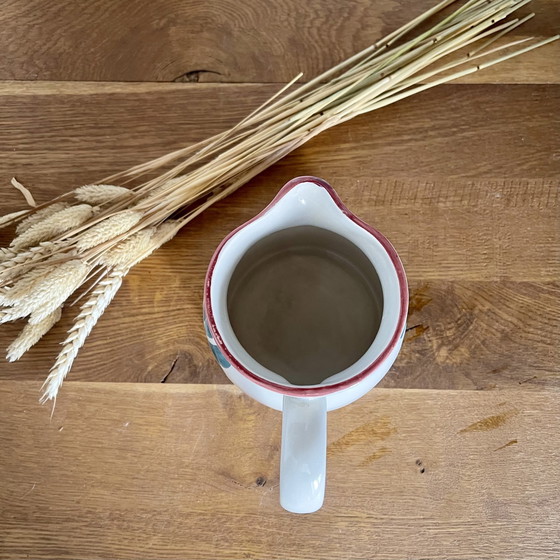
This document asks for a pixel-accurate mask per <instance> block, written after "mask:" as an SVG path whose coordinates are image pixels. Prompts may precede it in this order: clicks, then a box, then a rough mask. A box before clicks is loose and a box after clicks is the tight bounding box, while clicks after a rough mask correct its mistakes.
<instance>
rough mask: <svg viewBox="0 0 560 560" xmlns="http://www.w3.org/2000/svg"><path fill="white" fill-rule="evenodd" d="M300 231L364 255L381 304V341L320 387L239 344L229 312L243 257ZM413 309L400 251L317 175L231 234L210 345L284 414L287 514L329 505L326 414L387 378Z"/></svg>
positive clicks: (219, 271)
mask: <svg viewBox="0 0 560 560" xmlns="http://www.w3.org/2000/svg"><path fill="white" fill-rule="evenodd" d="M300 226H313V227H316V228H321V229H322V230H328V231H329V232H332V233H335V234H337V235H338V236H342V237H343V238H345V239H346V240H347V241H349V242H350V243H351V244H352V245H353V246H355V247H356V248H357V249H358V250H359V251H360V253H361V254H363V255H365V258H366V259H367V260H368V261H369V263H371V265H372V266H373V269H374V270H375V273H376V275H377V278H378V285H379V292H380V294H379V297H380V298H381V300H382V312H381V313H380V319H379V325H378V329H377V332H376V334H375V338H374V339H373V341H372V342H371V344H370V346H369V347H368V348H366V349H365V351H364V352H363V355H361V356H360V357H359V359H357V360H356V361H355V362H354V363H352V364H351V365H349V366H348V367H346V368H345V369H344V370H343V371H339V372H336V373H335V374H333V375H330V376H329V377H327V378H326V379H324V380H322V381H321V382H320V383H316V384H313V385H302V384H295V383H293V382H290V381H288V380H287V379H285V378H284V377H282V376H281V375H279V374H278V373H277V372H275V371H272V370H271V369H269V368H267V367H266V366H264V365H263V364H262V363H259V361H257V360H256V359H255V358H254V357H253V356H252V355H251V354H250V353H248V352H247V351H246V349H245V348H244V346H243V345H242V344H241V343H240V341H239V339H238V337H237V336H236V333H235V332H234V329H233V328H232V324H231V321H230V317H229V314H228V300H227V294H228V286H229V283H230V280H231V278H232V275H234V273H235V270H236V267H237V266H238V264H239V262H240V261H241V259H242V257H243V255H245V254H246V253H247V251H248V250H249V249H250V248H251V247H252V246H254V245H255V244H256V243H257V242H259V241H260V240H262V239H265V238H267V237H268V236H271V235H272V234H274V233H276V232H280V231H281V230H287V229H288V228H297V227H300ZM294 231H299V230H294ZM376 281H377V280H376ZM407 309H408V287H407V282H406V277H405V272H404V269H403V266H402V263H401V261H400V259H399V257H398V255H397V253H396V251H395V249H394V248H393V246H392V245H391V244H390V243H389V241H388V240H387V239H386V238H385V237H384V236H383V235H382V234H381V233H379V232H378V231H377V230H375V229H374V228H372V227H371V226H369V225H367V224H366V223H364V222H363V221H362V220H360V219H359V218H357V217H356V216H355V215H354V214H352V213H351V212H350V211H349V210H348V209H347V208H346V207H345V206H344V204H343V203H342V202H341V200H340V198H339V197H338V196H337V194H336V192H335V191H334V190H333V188H332V187H331V186H330V185H329V184H328V183H326V182H325V181H323V180H321V179H318V178H316V177H298V178H296V179H293V180H291V181H290V182H288V183H287V184H286V185H285V186H284V187H283V188H282V189H281V190H280V192H279V193H278V195H277V196H276V197H275V198H274V200H273V201H272V202H271V203H270V204H269V206H267V207H266V208H265V209H264V210H263V211H262V212H261V213H260V214H258V215H257V216H255V217H254V218H253V219H251V220H249V221H248V222H247V223H245V224H243V225H241V226H240V227H238V228H237V229H236V230H234V231H233V232H232V233H230V234H229V235H228V236H227V237H226V238H225V239H224V240H223V241H222V242H221V244H220V245H219V247H218V248H217V250H216V252H215V253H214V255H213V257H212V260H211V262H210V265H209V268H208V272H207V276H206V283H205V290H204V323H205V328H206V333H207V336H208V341H209V343H210V347H211V349H212V351H213V352H214V355H215V357H216V359H217V360H218V362H219V364H220V366H221V367H222V369H223V370H224V372H225V374H226V375H227V377H228V378H229V379H230V380H231V381H232V382H233V383H234V384H235V385H237V386H238V387H239V388H240V389H241V390H242V391H244V392H245V393H246V394H247V395H249V396H250V397H252V398H253V399H255V400H257V401H259V402H260V403H262V404H264V405H266V406H269V407H271V408H274V409H276V410H279V411H282V415H283V420H282V446H281V459H280V503H281V505H282V507H284V508H285V509H286V510H288V511H291V512H294V513H311V512H313V511H316V510H318V509H319V508H320V507H321V506H322V504H323V499H324V494H325V476H326V446H327V412H328V411H329V410H333V409H337V408H340V407H343V406H346V405H348V404H350V403H352V402H353V401H355V400H356V399H359V398H360V397H361V396H363V395H365V394H366V393H367V392H368V391H370V390H371V389H372V388H373V387H374V386H375V385H377V384H378V383H379V381H380V380H381V379H382V378H383V377H384V376H385V374H386V373H387V372H388V370H389V368H390V367H391V365H392V364H393V362H394V361H395V359H396V357H397V354H398V352H399V350H400V347H401V344H402V341H403V338H404V333H405V322H406V316H407Z"/></svg>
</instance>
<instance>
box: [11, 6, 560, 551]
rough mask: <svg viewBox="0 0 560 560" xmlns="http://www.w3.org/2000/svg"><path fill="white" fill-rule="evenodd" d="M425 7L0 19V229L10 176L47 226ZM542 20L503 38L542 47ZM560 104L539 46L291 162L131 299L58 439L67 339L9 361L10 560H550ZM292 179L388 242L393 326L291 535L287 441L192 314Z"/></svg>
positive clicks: (178, 242) (557, 381)
mask: <svg viewBox="0 0 560 560" xmlns="http://www.w3.org/2000/svg"><path fill="white" fill-rule="evenodd" d="M433 3H434V2H432V1H431V0H421V1H418V2H412V1H410V2H406V1H396V2H387V1H384V0H367V1H366V0H356V1H353V2H334V1H330V2H303V3H302V2H296V1H295V0H281V1H278V2H274V3H269V2H266V3H265V2H260V1H259V0H247V1H244V2H238V1H230V0H220V1H215V2H211V3H209V2H206V1H203V0H187V1H182V2H172V1H170V0H155V1H154V0H152V1H150V2H148V1H137V2H125V1H124V0H122V1H116V0H94V1H88V2H85V1H70V0H63V1H62V0H61V1H60V2H53V3H50V4H49V3H44V2H39V1H38V0H14V1H12V2H9V3H6V5H4V6H3V10H2V13H1V14H0V20H1V23H2V25H1V26H0V47H1V48H2V53H3V55H2V57H0V80H1V81H0V98H1V103H0V121H1V125H2V126H0V179H1V181H2V185H3V187H2V191H1V192H2V198H1V200H0V213H6V212H10V211H14V210H16V209H20V208H21V207H22V204H23V203H22V200H21V197H20V195H19V193H17V192H16V191H15V190H13V189H11V187H9V180H10V178H11V177H12V176H14V175H15V176H16V177H17V178H18V179H19V180H20V181H21V182H22V183H23V184H25V185H26V186H28V187H29V188H30V189H32V191H33V193H34V195H35V196H36V199H37V200H38V201H39V202H43V201H46V200H48V199H50V198H51V197H52V196H54V195H57V194H59V193H61V192H63V191H65V190H67V189H68V188H72V187H74V186H77V185H81V184H85V183H90V182H92V181H95V180H97V179H99V178H101V177H103V176H106V175H108V174H110V173H114V172H116V171H118V170H121V169H124V168H127V167H129V166H131V165H134V164H136V163H139V162H142V161H144V160H147V159H150V158H153V157H155V156H158V155H160V154H163V153H165V152H167V151H171V150H173V149H176V148H179V147H182V146H184V145H186V144H188V143H190V142H193V141H196V140H200V139H202V138H204V137H206V136H208V135H209V134H212V133H216V132H219V131H221V130H223V129H224V128H225V127H227V126H229V125H232V124H234V123H235V122H236V121H237V120H238V119H239V118H240V117H242V116H244V115H245V114H247V113H248V112H249V111H250V110H251V109H253V108H254V107H255V106H256V105H257V104H258V103H259V102H262V101H263V100H265V99H266V98H267V96H269V95H270V94H272V93H273V92H275V91H277V90H278V89H279V88H280V87H281V84H282V83H284V82H286V81H288V80H289V79H291V78H292V77H293V76H294V75H295V74H297V72H298V71H300V70H302V71H303V72H305V76H306V78H310V77H312V76H313V75H315V74H316V73H318V72H319V71H321V70H323V69H326V68H328V67H329V66H331V65H332V64H334V63H335V62H337V61H339V60H341V59H342V58H344V57H346V56H348V55H350V54H352V53H354V52H356V51H358V50H359V49H361V48H363V47H364V46H366V45H368V44H370V43H371V42H372V40H374V39H375V38H377V37H379V36H381V35H383V34H385V33H387V32H389V31H390V30H392V29H394V28H396V27H397V26H399V25H401V24H403V23H404V22H406V21H407V20H409V19H410V18H412V17H414V16H415V15H418V14H419V13H420V12H421V11H423V10H425V9H426V8H428V7H429V6H431V5H432V4H433ZM558 8H559V6H558V0H539V1H535V2H534V3H533V6H532V9H533V11H536V12H537V17H535V18H534V19H533V20H531V21H530V22H529V23H527V24H526V25H525V26H524V27H521V28H519V29H518V30H516V31H515V33H516V34H517V36H519V37H522V36H526V35H528V34H531V35H535V36H537V37H544V36H550V35H552V34H554V33H557V32H558V29H560V10H559V9H558ZM526 11H527V10H526ZM559 83H560V42H557V43H555V44H552V45H550V46H548V47H546V48H545V49H542V50H537V51H535V52H533V53H530V54H528V55H526V56H524V57H522V58H518V59H514V60H511V61H508V62H507V63H504V64H502V65H499V66H496V67H493V68H491V69H488V70H486V71H484V72H480V73H477V74H474V75H470V76H468V77H467V78H465V79H463V80H462V81H461V83H453V84H449V85H445V86H440V87H438V88H437V89H433V90H430V91H428V92H425V93H422V94H419V95H418V96H416V97H413V98H410V99H407V100H404V101H402V102H400V103H398V104H395V105H392V106H390V107H387V108H385V109H382V110H379V111H376V112H374V113H372V114H370V115H365V116H363V117H360V118H357V119H356V120H354V121H353V122H351V123H348V124H345V125H342V126H340V127H337V128H335V129H332V130H330V131H328V132H326V133H324V134H322V135H321V136H319V137H318V138H316V139H314V140H313V141H311V142H310V143H308V144H306V145H305V146H304V147H303V148H301V149H299V150H298V151H297V152H295V153H293V154H292V155H290V156H289V157H287V158H285V159H284V160H283V161H282V162H280V163H279V164H278V165H276V166H274V167H273V168H271V169H269V170H268V171H266V172H265V173H263V174H261V175H260V176H259V177H257V178H256V179H255V180H253V181H251V183H250V184H248V185H247V186H245V187H244V188H243V189H241V190H240V191H238V192H237V193H236V194H234V195H232V196H231V197H230V198H228V199H227V200H225V201H223V202H220V203H218V204H216V205H215V206H214V207H212V208H211V209H209V210H208V211H207V212H206V213H205V214H204V215H202V216H201V217H199V218H198V219H196V220H195V221H194V222H193V223H192V224H191V225H189V227H188V228H187V229H185V230H184V231H183V232H181V233H180V234H179V235H178V236H177V237H176V238H175V239H174V240H173V241H172V242H170V243H169V244H168V245H166V246H165V247H164V248H162V249H161V250H159V251H158V252H157V254H155V255H154V256H152V257H151V258H150V259H148V260H146V261H145V262H144V263H142V264H141V265H139V266H138V267H137V268H136V269H135V270H134V271H133V272H132V273H131V274H130V275H129V276H128V277H127V279H126V281H125V284H124V286H123V288H122V289H121V291H120V292H119V294H118V296H117V298H116V299H115V301H114V303H113V304H112V305H111V307H110V309H109V310H108V311H107V312H106V314H105V315H104V316H103V318H102V319H101V321H100V322H99V324H98V325H97V326H96V328H95V330H94V332H93V333H92V335H91V336H90V338H89V339H88V341H87V343H86V345H85V347H84V348H83V350H82V351H81V353H80V356H79V358H78V360H77V362H76V364H75V366H74V368H73V370H72V372H71V374H70V376H69V380H68V381H67V382H66V384H65V385H64V387H63V389H62V391H61V393H60V395H59V399H58V402H57V407H56V410H55V412H54V416H53V417H52V418H50V410H49V409H47V407H41V406H39V405H38V403H37V398H38V396H39V394H40V393H39V387H40V384H41V381H42V380H43V379H44V377H45V376H46V374H47V372H48V369H49V367H50V364H51V363H52V361H53V360H54V357H55V354H56V352H57V348H58V343H59V342H60V341H61V339H62V337H63V335H64V332H65V330H66V329H67V328H68V326H69V321H64V320H63V321H62V322H61V323H60V324H59V325H58V326H56V327H55V329H54V330H53V332H51V333H50V334H49V335H48V336H47V337H45V339H44V340H43V341H42V342H41V343H40V344H39V345H38V346H37V347H36V348H34V349H33V350H32V351H31V352H29V354H28V355H26V356H25V357H24V358H23V359H22V360H21V361H20V362H18V363H15V364H7V363H5V362H3V363H1V364H0V406H1V410H2V421H1V423H0V443H1V445H2V454H1V455H0V504H1V506H0V558H10V559H12V558H56V559H62V558H72V559H78V558H79V559H82V558H84V559H86V558H87V559H90V558H104V559H109V558H110V559H113V558H130V559H139V558H146V559H147V558H149V559H153V558H193V559H198V558H208V559H215V558H227V559H233V558H235V559H237V558H255V559H256V558H258V559H273V558H286V559H295V558H310V559H311V558H312V559H332V558H364V559H365V558H368V559H369V558H380V559H381V558H382V559H393V558H394V559H399V560H402V559H404V558H414V559H420V558H426V559H428V558H429V559H446V558H455V559H467V558H468V559H487V558H488V559H490V558H492V559H494V558H503V559H508V560H510V559H514V558H519V559H536V558H539V559H540V558H550V559H552V558H554V559H556V558H558V557H560V529H559V527H560V513H559V512H560V466H559V459H560V457H559V452H558V449H559V448H560V420H559V416H560V415H559V412H560V392H559V389H560V374H559V364H560V355H559V350H558V340H559V334H560V320H559V318H560V305H559V285H558V278H559V272H560V259H559V257H560V251H559V248H560V228H559V224H560V220H559V218H560V215H559V185H560V118H559V115H560V86H559ZM304 174H312V175H317V176H320V177H323V178H325V179H326V180H328V181H329V182H331V184H332V185H333V186H334V187H335V188H336V189H337V190H338V191H339V193H340V195H341V196H342V198H343V199H344V201H345V202H346V203H347V205H348V206H349V207H350V208H351V209H352V210H353V211H355V212H356V214H358V215H359V216H360V217H362V218H363V219H364V220H366V221H367V222H370V223H371V224H373V225H375V226H376V227H378V228H379V229H380V230H381V231H383V232H384V233H385V234H386V235H387V236H388V237H389V238H390V239H391V241H392V242H393V243H394V245H395V246H396V248H397V250H398V251H399V253H400V255H401V256H402V258H403V261H404V264H405V267H406V270H407V273H408V277H409V281H410V291H411V306H410V313H409V319H408V331H407V336H406V341H405V344H404V347H403V350H402V353H401V355H400V356H399V359H398V361H397V362H396V364H395V366H394V367H393V369H392V370H391V372H390V373H389V374H388V375H387V377H386V378H385V379H384V380H383V382H382V384H381V389H378V390H376V391H374V392H372V393H371V394H369V395H368V396H367V397H365V398H364V399H362V400H361V401H359V402H358V403H356V404H354V405H352V406H350V407H347V408H345V409H343V410H340V411H336V412H334V413H332V414H331V415H330V417H329V422H330V425H329V451H328V455H329V457H328V470H329V475H328V476H329V478H328V486H327V498H326V501H325V506H324V508H323V509H322V510H321V511H320V512H318V513H316V514H313V515H308V516H295V515H292V514H289V513H287V512H284V511H283V510H282V509H281V508H280V506H279V504H278V458H279V457H278V456H279V441H280V439H279V438H280V416H279V414H278V413H276V412H274V411H271V410H268V409H265V408H264V407H262V406H260V405H258V404H256V403H254V402H252V401H251V400H249V399H248V398H246V397H244V396H243V395H241V394H240V393H239V392H238V391H237V390H236V389H235V388H234V387H232V386H231V385H229V384H228V383H227V380H226V378H225V377H224V376H223V374H222V373H221V370H220V369H219V367H218V366H217V364H216V363H215V361H214V359H213V357H212V355H211V353H210V351H209V349H208V347H207V344H206V340H205V336H204V332H203V328H202V324H201V320H200V315H201V295H202V285H203V278H204V274H205V270H206V266H207V263H208V261H209V259H210V256H211V254H212V252H213V251H214V249H215V247H216V245H217V244H218V242H219V241H220V240H221V239H222V238H223V237H224V236H225V235H226V234H227V233H228V232H229V231H231V230H232V229H233V228H234V227H235V226H237V225H239V224H241V223H242V222H244V221H246V220H247V219H249V218H250V217H252V216H253V215H254V214H255V213H256V212H258V211H259V210H260V209H262V208H263V207H264V206H265V205H266V204H267V203H268V202H269V201H270V200H271V198H272V197H273V196H274V194H275V193H276V191H277V190H278V189H279V188H280V187H281V186H282V185H283V184H284V183H285V182H286V181H287V180H288V179H290V178H292V177H295V176H297V175H304ZM0 233H2V234H3V237H2V239H1V241H3V242H7V241H8V237H7V236H6V234H5V233H4V232H0ZM17 328H18V326H17V325H4V326H3V328H2V330H1V331H0V342H1V345H2V347H5V346H6V345H7V344H9V342H10V341H11V339H12V338H13V337H14V336H15V333H16V331H17Z"/></svg>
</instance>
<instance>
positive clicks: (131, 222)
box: [0, 0, 558, 402]
mask: <svg viewBox="0 0 560 560" xmlns="http://www.w3.org/2000/svg"><path fill="white" fill-rule="evenodd" d="M529 1H530V0H468V1H467V2H464V3H463V4H462V5H460V6H459V7H458V8H457V9H456V10H455V11H453V12H452V13H449V14H448V15H443V16H442V15H441V12H442V11H443V10H444V9H445V8H447V7H448V6H449V5H451V4H453V3H455V0H444V1H443V2H440V3H439V4H438V5H437V6H435V7H434V8H432V9H430V10H428V11H427V12H426V13H425V14H423V15H421V16H419V17H417V18H416V19H414V20H413V21H411V22H409V23H408V24H406V25H404V26H403V27H402V28H400V29H398V30H397V31H395V32H393V33H391V34H390V35H389V36H387V37H385V38H384V39H381V40H380V41H378V42H377V43H375V44H373V45H371V46H370V47H368V48H366V49H364V50H363V51H361V52H360V53H358V54H356V55H354V56H352V57H351V58H349V59H348V60H346V61H344V62H342V63H341V64H339V65H337V66H336V67H334V68H332V69H330V70H329V71H327V72H325V73H323V74H322V75H320V76H318V77H317V78H315V79H313V80H311V81H310V82H308V83H305V84H303V85H300V86H298V87H297V88H295V89H294V88H293V86H294V84H295V82H296V81H297V80H298V79H299V78H300V77H301V75H298V76H296V78H294V80H293V81H292V82H290V83H289V84H287V85H286V86H285V87H284V88H282V90H280V91H279V92H278V93H277V94H276V95H274V96H273V97H272V98H271V99H269V100H268V101H267V102H266V103H264V104H263V105H261V106H260V107H258V108H257V109H256V110H255V111H253V112H252V113H251V114H250V115H248V116H247V117H246V118H245V119H243V120H242V121H241V122H240V123H238V124H237V125H236V126H234V127H233V128H231V129H229V130H227V131H225V132H223V133H221V134H218V135H215V136H213V137H211V138H208V139H206V140H203V141H201V142H199V143H197V144H195V145H192V146H188V147H186V148H183V149H181V150H177V151H175V152H173V153H171V154H167V155H164V156H161V157H159V158H157V159H155V160H152V161H149V162H147V163H144V164H141V165H137V166H135V167H133V168H131V169H129V170H127V171H124V172H122V173H118V174H116V175H113V176H111V177H108V178H105V179H103V180H102V181H101V182H100V184H92V185H85V186H83V187H78V188H77V189H74V190H73V191H70V192H69V193H66V194H65V195H62V196H60V197H58V198H57V199H55V200H53V201H51V202H49V203H46V204H43V205H41V206H37V205H36V203H35V201H34V200H33V197H32V196H31V193H30V192H29V191H28V190H27V189H26V188H25V187H24V186H23V185H21V184H20V183H18V182H17V181H15V180H13V181H12V184H13V185H14V186H15V187H16V188H17V189H19V190H20V191H21V192H22V194H23V195H24V196H25V198H26V200H27V201H28V203H29V204H30V206H32V209H30V210H28V211H20V212H15V213H13V214H10V215H8V216H5V217H4V218H1V219H0V227H4V226H6V225H10V224H17V227H16V237H15V238H14V240H13V241H12V243H11V244H10V246H9V247H7V248H4V249H1V250H0V322H6V321H12V320H18V319H21V318H24V317H29V319H28V322H27V325H26V326H25V327H24V328H23V330H22V332H21V334H20V336H19V337H18V338H17V339H16V340H15V341H14V342H13V343H12V344H11V345H10V347H9V349H8V359H9V360H16V359H18V358H19V357H21V355H22V354H23V353H24V352H26V351H27V350H28V349H29V348H30V347H31V346H33V344H35V343H36V342H37V341H38V340H39V339H40V338H41V337H42V336H43V335H44V334H45V333H46V332H47V331H48V330H49V329H50V328H51V327H52V326H53V325H54V324H55V323H56V322H57V321H58V319H59V318H60V314H61V309H62V306H63V305H64V304H65V302H66V301H67V300H68V299H69V298H70V296H71V295H72V294H73V293H75V292H76V291H77V290H78V289H79V288H81V287H83V288H84V290H83V293H82V295H81V296H80V297H79V298H78V299H77V300H76V301H78V300H80V299H83V298H85V300H84V302H83V303H82V304H81V307H80V312H79V314H78V316H77V317H76V319H75V322H74V324H73V326H72V328H71V329H70V331H69V332H68V336H67V338H66V340H65V341H64V342H63V346H62V351H61V352H60V354H59V356H58V358H57V359H56V362H55V364H54V366H53V367H52V369H51V371H50V373H49V376H48V378H47V380H46V381H45V385H44V387H45V392H44V394H43V396H42V399H41V400H42V402H45V401H46V400H49V399H55V398H56V395H57V393H58V390H59V388H60V386H61V384H62V382H63V380H64V378H65V377H66V375H67V374H68V372H69V371H70V368H71V367H72V363H73V361H74V359H75V358H76V355H77V353H78V351H79V349H80V348H81V346H82V345H83V343H84V341H85V339H86V337H87V336H88V335H89V333H90V332H91V329H92V328H93V326H94V325H95V323H96V322H97V320H98V319H99V317H100V316H101V314H102V313H103V312H104V310H105V309H106V307H107V306H108V305H109V303H110V301H111V300H112V299H113V297H114V296H115V294H116V292H117V291H118V289H119V287H120V285H121V284H122V280H123V278H124V276H125V275H126V274H127V272H128V271H129V270H130V268H132V267H133V266H134V265H135V264H137V263H138V262H140V261H141V260H142V259H144V258H146V257H147V256H148V255H149V254H151V253H152V252H153V251H154V250H156V249H157V248H158V247H160V246H161V245H163V244H164V243H165V242H166V241H168V240H169V239H171V238H172V237H173V236H174V235H175V234H176V233H177V231H179V229H180V228H181V227H183V226H184V225H186V224H187V223H188V222H189V221H191V220H192V219H193V218H195V217H196V216H197V215H198V214H200V213H201V212H203V211H204V210H205V209H206V208H208V207H209V206H210V205H211V204H213V203H214V202H216V201H218V200H220V199H222V198H224V197H225V196H227V195H228V194H230V193H231V192H233V191H234V190H236V189H237V188H239V187H240V186H241V185H243V184H245V183H246V182H247V181H249V180H250V179H251V178H252V177H254V176H255V175H257V174H258V173H260V172H261V171H262V170H264V169H266V168H267V167H269V166H270V165H272V164H273V163H275V162H276V161H278V160H279V159H281V158H282V157H284V155H286V154H287V153H289V152H291V151H292V150H294V149H296V148H297V147H298V146H301V145H302V144H303V143H305V142H307V141H308V140H310V139H311V138H313V137H314V136H316V135H317V134H319V133H321V132H322V131H323V130H326V129H327V128H329V127H331V126H335V125H337V124H340V123H343V122H345V121H347V120H349V119H351V118H353V117H355V116H356V115H360V114H362V113H365V112H368V111H373V110H375V109H379V108H381V107H384V106H386V105H389V104H391V103H395V102H396V101H399V100H400V99H404V98H405V97H408V96H411V95H414V94H415V93H418V92H420V91H423V90H425V89H428V88H431V87H434V86H436V85H438V84H441V83H445V82H449V81H451V80H453V79H455V78H458V77H460V76H464V75H467V74H470V73H472V72H476V71H478V70H481V69H484V68H487V67H488V66H491V65H493V64H497V63H499V62H501V61H503V60H507V59H508V58H511V57H513V56H517V55H520V54H523V53H524V52H527V51H529V50H532V49H534V48H537V47H540V46H543V45H545V44H547V43H549V42H551V41H554V40H556V39H558V36H555V37H551V38H549V39H544V40H540V41H535V40H534V38H532V37H528V38H525V39H522V40H517V41H512V42H509V43H506V44H502V45H499V46H496V40H497V39H499V38H501V37H503V36H504V35H506V34H507V33H509V32H510V31H511V30H513V29H515V28H516V27H518V26H519V25H522V24H523V23H524V22H526V21H527V20H528V19H530V18H531V17H532V16H533V15H534V14H530V15H528V16H526V17H524V18H522V19H517V18H513V19H510V18H509V16H511V14H513V13H514V12H515V11H516V10H517V9H519V8H520V7H522V6H523V5H525V4H527V3H528V2H529ZM436 15H439V16H440V19H439V21H438V22H437V23H435V24H434V25H433V26H432V27H431V28H430V29H429V30H427V31H423V32H417V33H416V34H413V33H412V31H414V30H417V29H418V27H419V26H420V25H422V24H424V23H425V22H426V21H427V20H428V19H429V18H432V17H433V16H436ZM470 45H472V46H471V47H469V48H470V51H469V52H468V53H467V54H464V55H457V54H455V56H452V55H453V53H457V51H459V50H460V49H463V48H465V47H467V46H470ZM496 53H499V54H496ZM490 55H491V56H490ZM155 172H156V174H157V172H159V175H158V176H157V177H155V178H154V179H150V180H145V179H144V177H145V176H146V174H148V173H150V174H151V175H154V174H155ZM131 181H135V182H136V186H134V187H132V188H130V189H129V188H125V187H124V186H123V185H125V184H127V183H129V182H131ZM115 183H120V185H117V184H115ZM172 217H173V219H171V218H172Z"/></svg>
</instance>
